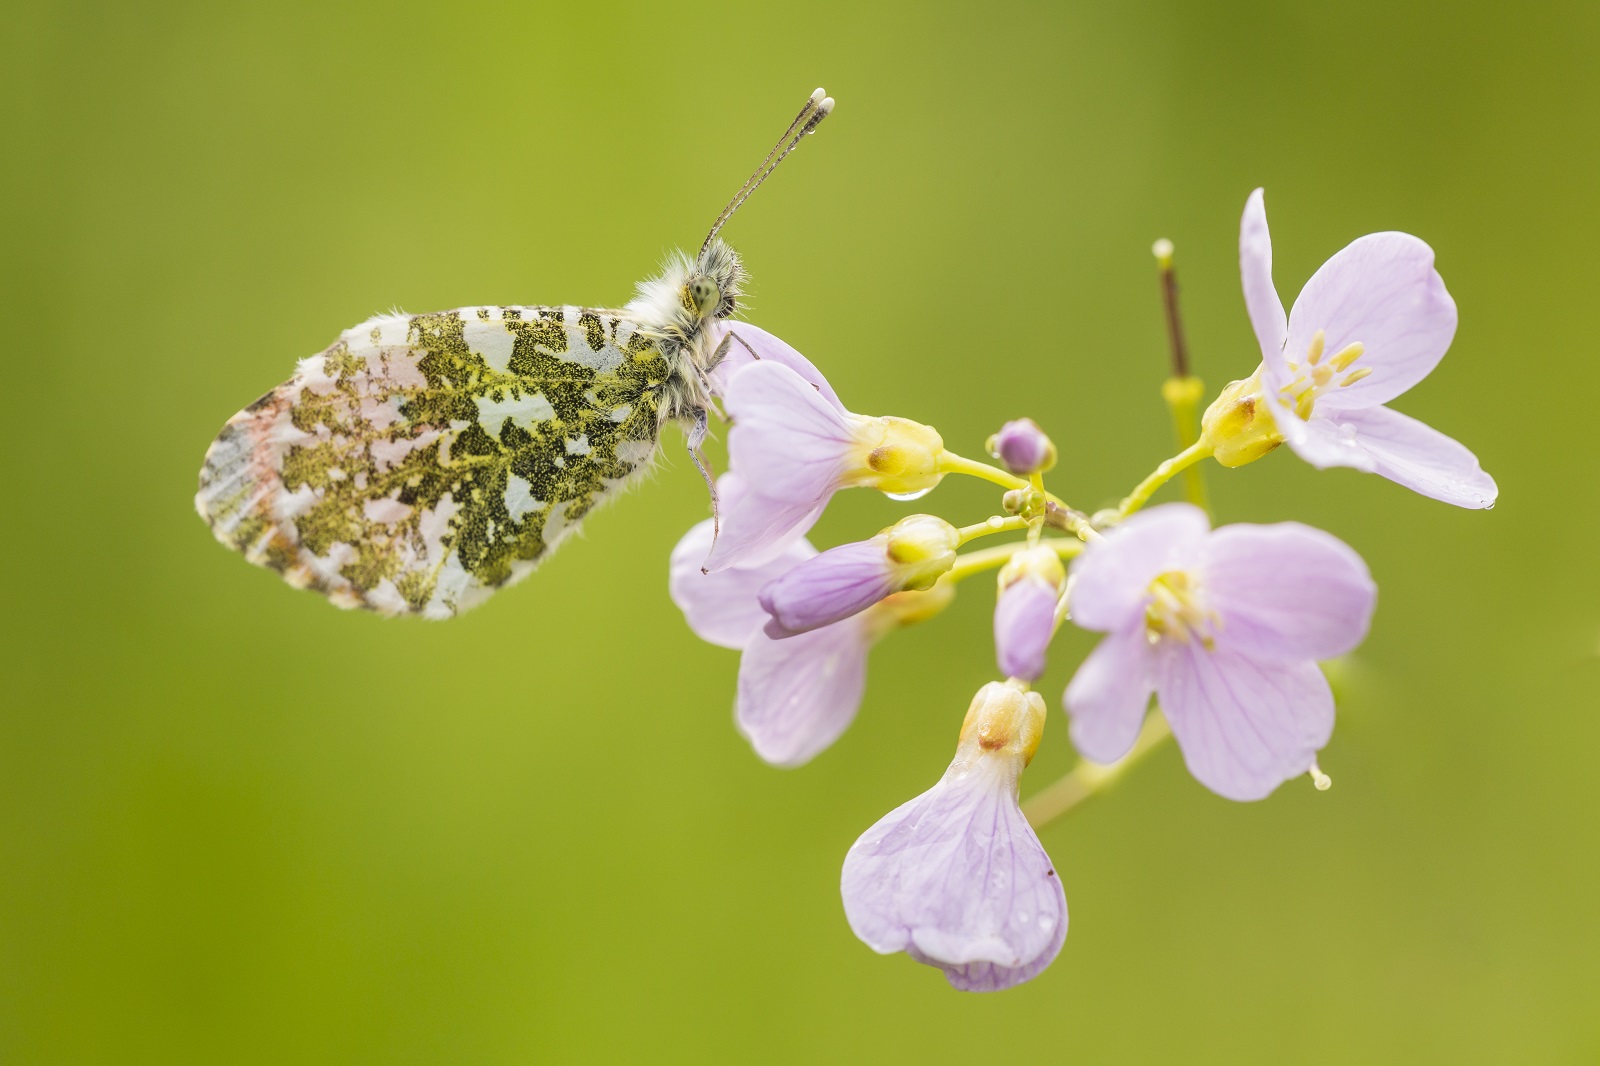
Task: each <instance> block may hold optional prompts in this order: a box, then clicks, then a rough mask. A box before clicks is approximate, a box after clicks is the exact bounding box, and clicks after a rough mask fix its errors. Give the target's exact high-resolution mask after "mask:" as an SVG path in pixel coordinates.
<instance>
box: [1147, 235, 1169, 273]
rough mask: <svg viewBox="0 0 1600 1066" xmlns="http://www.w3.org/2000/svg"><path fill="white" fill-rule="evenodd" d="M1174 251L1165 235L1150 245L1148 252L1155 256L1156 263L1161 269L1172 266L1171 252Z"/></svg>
mask: <svg viewBox="0 0 1600 1066" xmlns="http://www.w3.org/2000/svg"><path fill="white" fill-rule="evenodd" d="M1174 251H1175V249H1174V248H1173V247H1172V242H1171V241H1169V240H1167V239H1166V238H1165V237H1162V238H1161V239H1160V240H1159V241H1156V243H1154V244H1152V245H1151V246H1150V254H1151V255H1153V256H1155V257H1156V263H1158V264H1159V265H1160V267H1161V269H1162V270H1166V269H1168V268H1170V267H1171V266H1172V253H1173V252H1174Z"/></svg>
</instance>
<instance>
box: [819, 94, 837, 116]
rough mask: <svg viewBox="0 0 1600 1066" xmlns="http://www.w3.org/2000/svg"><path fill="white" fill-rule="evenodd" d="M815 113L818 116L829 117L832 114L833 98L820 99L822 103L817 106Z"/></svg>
mask: <svg viewBox="0 0 1600 1066" xmlns="http://www.w3.org/2000/svg"><path fill="white" fill-rule="evenodd" d="M817 113H818V114H819V115H831V114H833V97H831V96H825V97H823V98H822V102H821V103H820V104H818V105H817Z"/></svg>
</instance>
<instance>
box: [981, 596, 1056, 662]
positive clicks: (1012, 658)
mask: <svg viewBox="0 0 1600 1066" xmlns="http://www.w3.org/2000/svg"><path fill="white" fill-rule="evenodd" d="M1056 600H1057V595H1056V590H1055V588H1054V586H1052V585H1050V584H1048V583H1046V582H1044V581H1039V580H1037V579H1034V578H1023V579H1022V580H1020V581H1018V582H1016V583H1015V584H1013V585H1010V586H1009V587H1007V588H1005V589H1003V590H1002V591H1001V593H1000V596H999V598H998V599H997V600H996V601H995V605H994V651H995V659H996V660H997V661H998V663H999V664H1000V673H1001V674H1002V675H1003V676H1005V677H1020V678H1022V679H1023V680H1024V681H1037V680H1039V675H1041V674H1043V673H1044V668H1045V653H1046V651H1047V650H1048V649H1049V647H1050V639H1051V638H1052V637H1054V636H1055V631H1056Z"/></svg>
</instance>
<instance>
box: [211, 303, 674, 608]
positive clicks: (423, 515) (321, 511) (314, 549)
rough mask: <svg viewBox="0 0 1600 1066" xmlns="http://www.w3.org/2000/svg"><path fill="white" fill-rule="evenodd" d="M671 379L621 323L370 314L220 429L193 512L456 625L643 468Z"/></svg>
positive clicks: (250, 541) (508, 310) (336, 580)
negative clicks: (456, 618) (453, 619)
mask: <svg viewBox="0 0 1600 1066" xmlns="http://www.w3.org/2000/svg"><path fill="white" fill-rule="evenodd" d="M667 373H668V368H667V363H666V361H665V360H664V359H663V358H662V355H661V353H660V351H659V349H658V348H657V346H656V344H655V342H654V341H652V340H651V338H650V337H649V336H647V335H646V334H645V333H644V332H641V331H640V330H639V329H638V327H637V326H636V324H635V323H633V322H631V321H630V320H629V319H628V318H626V317H623V316H622V315H621V314H619V313H618V312H615V311H595V310H589V309H584V308H577V307H469V308H463V309H460V310H456V311H444V312H440V313H437V314H428V315H386V316H380V317H378V318H374V319H372V320H370V321H368V322H364V323H362V324H361V325H360V326H356V327H354V328H353V329H349V330H346V331H345V333H344V334H343V335H342V336H341V337H340V338H339V340H338V341H337V342H336V343H335V344H333V346H332V347H330V348H328V349H327V350H326V351H324V352H323V353H321V354H320V355H315V356H312V357H311V358H309V359H306V360H303V361H302V362H301V363H300V366H299V368H298V370H297V372H296V374H295V376H294V377H293V378H291V379H290V380H288V381H286V382H284V383H283V384H282V385H280V386H278V387H277V388H276V389H273V390H272V391H271V392H269V393H267V394H266V395H265V396H263V397H261V399H259V400H257V401H256V402H255V403H253V404H251V405H250V406H249V407H247V408H246V409H245V410H243V411H240V412H239V413H238V414H236V415H235V416H234V417H233V418H232V419H230V420H229V421H228V424H227V425H226V426H224V427H223V430H222V432H221V434H220V435H218V437H217V439H216V441H215V442H213V443H212V445H211V449H210V450H209V451H208V452H207V453H206V462H205V466H204V468H203V469H202V470H201V473H200V491H199V494H198V495H197V496H196V498H195V504H196V506H197V507H198V509H199V511H200V514H201V515H202V516H203V517H204V518H205V519H206V520H207V521H208V522H209V523H210V524H211V527H212V530H213V531H214V532H215V533H216V536H217V539H218V540H220V541H222V542H223V543H224V544H227V545H229V546H230V547H233V548H237V549H238V550H240V551H241V552H243V553H244V554H245V556H246V557H247V558H249V559H250V561H251V562H254V563H258V564H260V565H263V566H266V567H269V568H271V569H273V570H276V571H277V572H278V573H280V574H282V575H283V577H284V579H285V580H287V581H289V582H290V583H291V584H293V585H296V586H301V587H309V588H314V589H316V590H318V591H320V592H323V593H325V594H326V595H328V596H329V597H330V598H331V599H333V601H334V602H335V603H337V604H339V605H340V606H344V607H367V608H370V609H372V610H376V611H379V612H382V613H384V614H421V615H424V616H426V617H429V618H448V617H450V616H451V615H454V614H457V613H459V612H461V611H464V610H466V609H467V608H469V607H471V606H474V605H475V604H477V603H479V602H481V601H482V600H484V599H486V598H487V597H488V596H489V595H490V593H492V592H493V591H494V590H495V589H497V588H499V587H501V586H503V585H506V584H509V583H510V582H513V581H516V580H517V579H519V578H521V577H523V576H525V575H526V574H527V573H529V572H531V571H532V570H533V568H534V567H535V566H536V565H537V564H538V563H539V561H540V560H541V559H543V557H544V556H545V555H546V554H548V552H549V551H550V550H551V549H553V548H554V547H555V546H556V544H558V543H559V542H560V541H561V539H562V538H563V537H564V536H565V535H566V534H568V533H570V532H572V531H573V530H574V529H575V528H576V527H577V524H578V522H579V521H580V520H581V519H582V518H583V516H584V515H585V514H586V513H587V512H588V511H589V509H590V508H592V507H593V506H594V505H595V504H597V503H599V502H601V501H602V500H604V499H606V498H607V497H608V496H610V495H612V494H614V493H616V492H617V490H619V489H620V488H621V487H622V486H623V485H625V484H627V483H628V482H629V481H630V480H631V479H633V478H634V477H636V476H638V475H639V474H640V473H642V472H643V470H644V469H645V468H646V467H647V466H648V464H649V460H650V457H651V455H652V454H653V453H654V451H655V448H656V443H657V438H658V435H659V432H660V427H659V416H658V411H659V406H660V395H661V389H662V386H663V384H664V383H665V381H666V379H667Z"/></svg>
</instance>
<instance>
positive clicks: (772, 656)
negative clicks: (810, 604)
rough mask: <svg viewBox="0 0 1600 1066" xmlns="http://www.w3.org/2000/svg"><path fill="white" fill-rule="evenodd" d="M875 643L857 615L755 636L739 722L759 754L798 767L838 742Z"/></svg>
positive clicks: (748, 648) (742, 669)
mask: <svg viewBox="0 0 1600 1066" xmlns="http://www.w3.org/2000/svg"><path fill="white" fill-rule="evenodd" d="M871 647H872V633H871V631H870V629H869V627H868V626H867V624H866V622H865V620H864V619H862V618H860V617H859V616H858V617H856V618H851V619H847V620H845V621H843V622H838V623H835V624H834V625H831V626H827V627H825V628H822V629H815V630H812V631H811V632H809V633H802V634H800V635H799V636H794V637H788V638H786V639H784V640H774V639H772V638H771V637H769V636H767V635H766V634H765V633H763V632H759V631H758V632H757V633H756V634H755V635H754V636H752V637H751V638H750V642H749V643H748V644H746V645H745V649H744V657H743V658H742V659H740V661H739V698H738V704H737V706H736V707H735V710H734V720H735V721H736V722H737V723H738V726H739V732H741V733H743V734H744V735H745V737H746V738H748V739H749V741H750V744H751V746H752V747H754V748H755V750H756V754H757V755H759V756H761V757H762V758H763V759H765V760H766V761H767V762H769V763H772V764H774V765H775V766H799V765H800V764H801V763H804V762H807V761H809V760H810V759H811V758H812V757H813V756H815V755H816V754H817V753H818V752H820V751H822V750H823V749H824V748H826V747H827V746H828V745H830V744H832V743H833V742H834V741H835V740H837V739H839V736H840V734H842V733H843V732H844V731H845V730H846V729H847V728H848V727H849V725H850V723H851V722H852V721H854V720H855V716H856V711H857V709H858V708H860V706H861V694H862V692H863V691H864V690H865V689H866V684H867V652H868V651H869V650H871Z"/></svg>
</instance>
